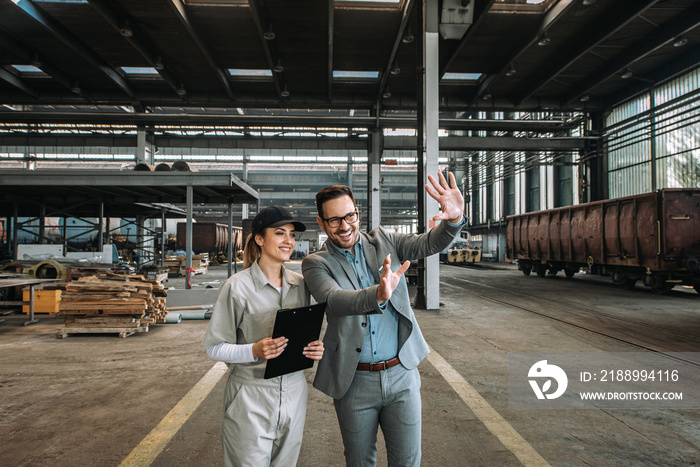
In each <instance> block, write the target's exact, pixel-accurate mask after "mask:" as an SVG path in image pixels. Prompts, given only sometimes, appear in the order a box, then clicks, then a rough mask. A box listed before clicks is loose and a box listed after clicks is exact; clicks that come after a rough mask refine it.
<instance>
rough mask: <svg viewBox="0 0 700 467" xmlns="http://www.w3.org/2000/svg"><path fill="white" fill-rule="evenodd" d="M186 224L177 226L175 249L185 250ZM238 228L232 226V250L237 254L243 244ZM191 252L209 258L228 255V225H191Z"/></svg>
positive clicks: (204, 223) (202, 223)
mask: <svg viewBox="0 0 700 467" xmlns="http://www.w3.org/2000/svg"><path fill="white" fill-rule="evenodd" d="M186 228H187V224H186V223H185V222H181V223H179V224H177V247H178V248H179V249H182V250H184V249H185V243H186V237H185V229H186ZM242 236H243V235H242V231H241V228H240V227H236V226H233V249H234V251H236V252H238V251H239V250H240V249H241V245H242V242H243V239H242ZM192 251H193V252H194V254H200V253H209V258H210V259H212V260H213V259H214V258H217V257H221V256H225V255H227V254H228V225H226V224H217V223H215V222H197V223H194V224H192Z"/></svg>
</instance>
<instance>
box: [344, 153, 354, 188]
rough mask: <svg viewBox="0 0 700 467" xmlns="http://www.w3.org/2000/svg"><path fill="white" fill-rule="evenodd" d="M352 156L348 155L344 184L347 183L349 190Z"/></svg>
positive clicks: (350, 185) (350, 186)
mask: <svg viewBox="0 0 700 467" xmlns="http://www.w3.org/2000/svg"><path fill="white" fill-rule="evenodd" d="M352 175H353V173H352V156H349V157H348V169H347V175H346V176H345V184H346V185H347V187H348V188H350V190H352Z"/></svg>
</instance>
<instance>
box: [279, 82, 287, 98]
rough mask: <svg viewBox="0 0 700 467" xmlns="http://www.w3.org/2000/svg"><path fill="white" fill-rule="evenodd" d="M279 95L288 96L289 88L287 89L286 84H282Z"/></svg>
mask: <svg viewBox="0 0 700 467" xmlns="http://www.w3.org/2000/svg"><path fill="white" fill-rule="evenodd" d="M280 96H282V97H289V89H287V85H286V84H285V85H284V89H282V92H280Z"/></svg>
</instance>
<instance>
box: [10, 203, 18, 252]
mask: <svg viewBox="0 0 700 467" xmlns="http://www.w3.org/2000/svg"><path fill="white" fill-rule="evenodd" d="M17 221H19V214H18V208H17V200H15V201H14V202H13V206H12V243H11V245H12V252H11V253H12V255H11V256H12V258H14V260H15V261H16V260H18V259H19V258H18V257H17V234H18V233H19V231H18V228H19V226H18V225H17Z"/></svg>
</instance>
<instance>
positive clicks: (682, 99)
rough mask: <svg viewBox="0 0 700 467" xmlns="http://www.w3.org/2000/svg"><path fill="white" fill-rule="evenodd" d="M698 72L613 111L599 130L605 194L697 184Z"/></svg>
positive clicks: (699, 168) (699, 139)
mask: <svg viewBox="0 0 700 467" xmlns="http://www.w3.org/2000/svg"><path fill="white" fill-rule="evenodd" d="M699 102H700V70H698V69H696V70H694V71H692V72H690V73H687V74H685V75H683V76H681V77H679V78H677V79H675V80H673V81H670V82H669V83H666V84H664V85H662V86H659V87H656V88H654V89H653V90H652V91H651V92H649V93H646V94H644V95H642V96H640V97H638V98H636V99H634V100H632V101H629V102H627V103H625V104H623V105H620V106H618V107H616V108H615V109H613V111H612V112H611V113H610V115H609V116H608V118H607V119H606V128H605V129H604V132H605V134H606V138H605V149H606V150H607V154H608V167H607V168H608V185H609V197H610V198H617V197H620V196H630V195H636V194H640V193H647V192H650V191H654V190H657V189H661V188H695V187H698V186H700V107H698V103H699Z"/></svg>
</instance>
